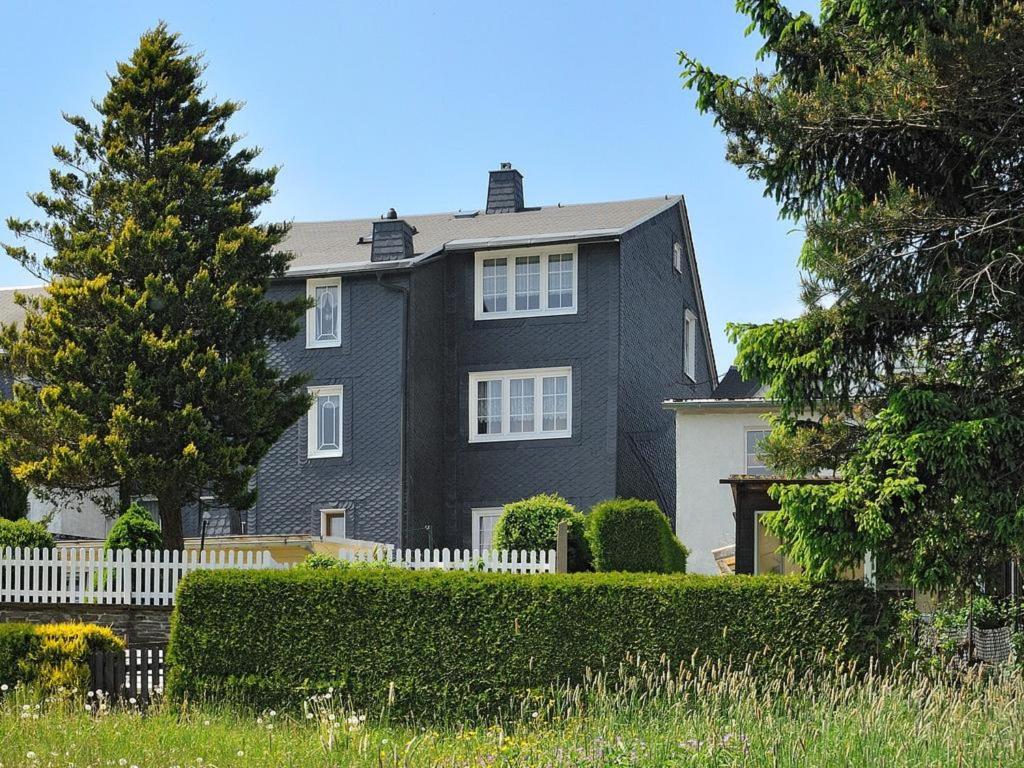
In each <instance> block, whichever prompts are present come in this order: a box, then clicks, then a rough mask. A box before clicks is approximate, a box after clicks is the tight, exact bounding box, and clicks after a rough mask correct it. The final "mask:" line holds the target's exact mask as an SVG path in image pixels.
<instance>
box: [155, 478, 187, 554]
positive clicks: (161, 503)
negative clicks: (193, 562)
mask: <svg viewBox="0 0 1024 768" xmlns="http://www.w3.org/2000/svg"><path fill="white" fill-rule="evenodd" d="M156 504H157V509H158V510H159V512H160V526H161V528H162V529H163V537H164V549H169V550H172V551H173V550H176V549H179V550H180V549H184V548H185V535H184V532H183V531H182V527H181V496H180V495H179V494H177V493H174V492H173V491H164V492H163V493H161V494H160V495H158V496H157V499H156Z"/></svg>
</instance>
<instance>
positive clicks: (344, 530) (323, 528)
mask: <svg viewBox="0 0 1024 768" xmlns="http://www.w3.org/2000/svg"><path fill="white" fill-rule="evenodd" d="M338 517H340V518H341V536H330V535H328V533H327V521H328V519H330V518H338ZM320 535H321V536H322V537H323V538H325V539H328V538H330V539H347V538H348V510H345V509H340V508H329V509H321V510H320Z"/></svg>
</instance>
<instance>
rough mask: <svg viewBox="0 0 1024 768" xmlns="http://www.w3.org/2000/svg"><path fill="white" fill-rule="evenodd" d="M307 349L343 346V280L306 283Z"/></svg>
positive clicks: (332, 278) (324, 279) (317, 280)
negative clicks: (308, 306) (308, 304)
mask: <svg viewBox="0 0 1024 768" xmlns="http://www.w3.org/2000/svg"><path fill="white" fill-rule="evenodd" d="M306 297H307V298H309V299H312V301H313V306H311V307H310V308H309V309H307V310H306V348H307V349H315V348H317V347H340V346H341V278H340V277H318V278H315V279H311V280H307V281H306Z"/></svg>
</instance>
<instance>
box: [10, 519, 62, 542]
mask: <svg viewBox="0 0 1024 768" xmlns="http://www.w3.org/2000/svg"><path fill="white" fill-rule="evenodd" d="M7 547H11V548H12V549H13V548H14V547H21V548H22V549H53V534H52V533H50V532H49V531H48V530H46V527H45V526H43V525H40V524H39V523H33V522H32V521H30V520H27V519H26V518H24V517H23V518H21V519H20V520H5V519H4V518H0V550H2V549H6V548H7Z"/></svg>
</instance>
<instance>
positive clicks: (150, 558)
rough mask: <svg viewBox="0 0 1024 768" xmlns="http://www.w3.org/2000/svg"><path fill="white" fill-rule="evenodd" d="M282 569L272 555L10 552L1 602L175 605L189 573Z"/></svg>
mask: <svg viewBox="0 0 1024 768" xmlns="http://www.w3.org/2000/svg"><path fill="white" fill-rule="evenodd" d="M279 567H281V566H280V565H279V564H278V563H277V562H275V561H274V559H273V558H272V557H271V556H270V553H269V552H258V551H245V550H240V551H234V550H205V551H203V552H199V551H196V550H186V551H184V552H181V551H173V552H169V551H167V550H163V551H158V552H149V551H138V552H134V553H133V552H132V551H130V550H127V549H122V550H104V549H100V548H98V547H67V548H60V549H41V550H40V549H31V550H30V549H25V550H22V549H21V548H20V547H18V548H15V549H13V550H12V549H10V548H7V549H4V550H3V551H2V552H0V603H4V602H8V603H90V604H100V605H171V604H172V603H173V602H174V592H175V590H176V589H177V588H178V582H179V581H181V579H182V577H183V576H184V575H185V574H186V573H190V572H192V571H198V570H204V569H205V570H213V569H221V568H245V569H256V568H279Z"/></svg>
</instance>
